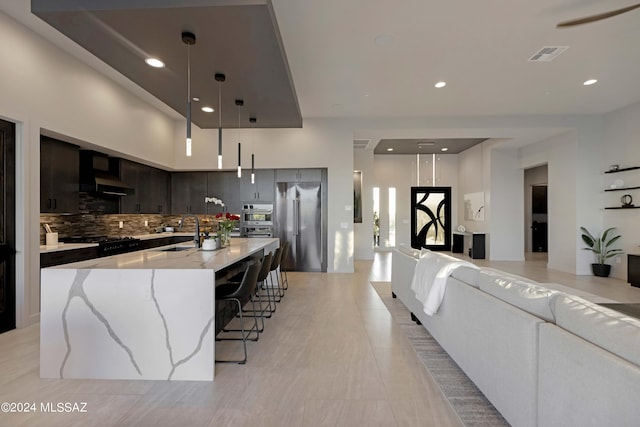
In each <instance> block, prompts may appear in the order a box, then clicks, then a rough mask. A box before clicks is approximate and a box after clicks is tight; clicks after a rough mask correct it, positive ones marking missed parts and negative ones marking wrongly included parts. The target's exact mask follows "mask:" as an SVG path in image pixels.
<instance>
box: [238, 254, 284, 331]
mask: <svg viewBox="0 0 640 427" xmlns="http://www.w3.org/2000/svg"><path fill="white" fill-rule="evenodd" d="M272 258H273V253H271V252H269V253H268V254H267V255H265V256H264V257H263V258H262V261H261V262H262V267H261V268H260V272H259V273H258V279H257V282H256V287H255V289H254V291H253V294H252V295H251V298H254V297H255V299H254V302H255V301H257V302H258V305H259V307H260V308H259V309H258V310H242V312H243V313H253V314H254V315H258V316H259V317H260V319H261V321H262V328H261V329H259V330H258V332H263V331H264V319H265V317H266V318H267V319H268V318H270V317H271V313H273V312H274V311H276V310H275V301H274V303H273V306H271V295H269V289H268V288H267V289H266V294H260V292H259V291H260V288H261V286H260V285H261V284H262V283H264V281H265V279H266V278H267V275H268V274H269V271H270V269H271V259H272ZM263 297H266V298H267V299H266V300H265V299H263ZM263 301H266V302H267V305H266V307H262V302H263ZM266 313H269V314H266Z"/></svg>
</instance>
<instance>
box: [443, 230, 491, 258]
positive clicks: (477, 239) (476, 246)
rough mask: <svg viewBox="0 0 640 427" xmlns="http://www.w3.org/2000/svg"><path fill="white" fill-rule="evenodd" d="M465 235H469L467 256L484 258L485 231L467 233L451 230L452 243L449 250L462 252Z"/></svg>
mask: <svg viewBox="0 0 640 427" xmlns="http://www.w3.org/2000/svg"><path fill="white" fill-rule="evenodd" d="M465 236H468V237H471V249H470V251H469V256H470V257H471V258H472V259H484V258H485V240H486V239H485V236H486V234H485V233H469V232H468V231H454V232H453V245H452V247H451V252H453V253H457V254H461V253H464V248H465V244H464V238H465Z"/></svg>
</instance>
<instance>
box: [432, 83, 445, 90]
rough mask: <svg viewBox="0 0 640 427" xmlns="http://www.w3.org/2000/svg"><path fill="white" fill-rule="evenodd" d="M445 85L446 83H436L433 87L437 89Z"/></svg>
mask: <svg viewBox="0 0 640 427" xmlns="http://www.w3.org/2000/svg"><path fill="white" fill-rule="evenodd" d="M446 85H447V82H438V83H436V84H435V87H437V88H438V89H440V88H442V87H445V86H446Z"/></svg>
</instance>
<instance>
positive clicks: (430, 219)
mask: <svg viewBox="0 0 640 427" xmlns="http://www.w3.org/2000/svg"><path fill="white" fill-rule="evenodd" d="M411 246H412V247H413V248H415V249H421V248H426V249H431V250H440V251H449V250H451V187H411Z"/></svg>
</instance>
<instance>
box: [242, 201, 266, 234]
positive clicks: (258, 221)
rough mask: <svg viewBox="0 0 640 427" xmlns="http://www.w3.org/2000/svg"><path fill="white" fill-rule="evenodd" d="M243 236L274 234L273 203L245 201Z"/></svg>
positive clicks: (243, 208)
mask: <svg viewBox="0 0 640 427" xmlns="http://www.w3.org/2000/svg"><path fill="white" fill-rule="evenodd" d="M240 236H241V237H272V236H273V203H243V204H242V215H241V217H240Z"/></svg>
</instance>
